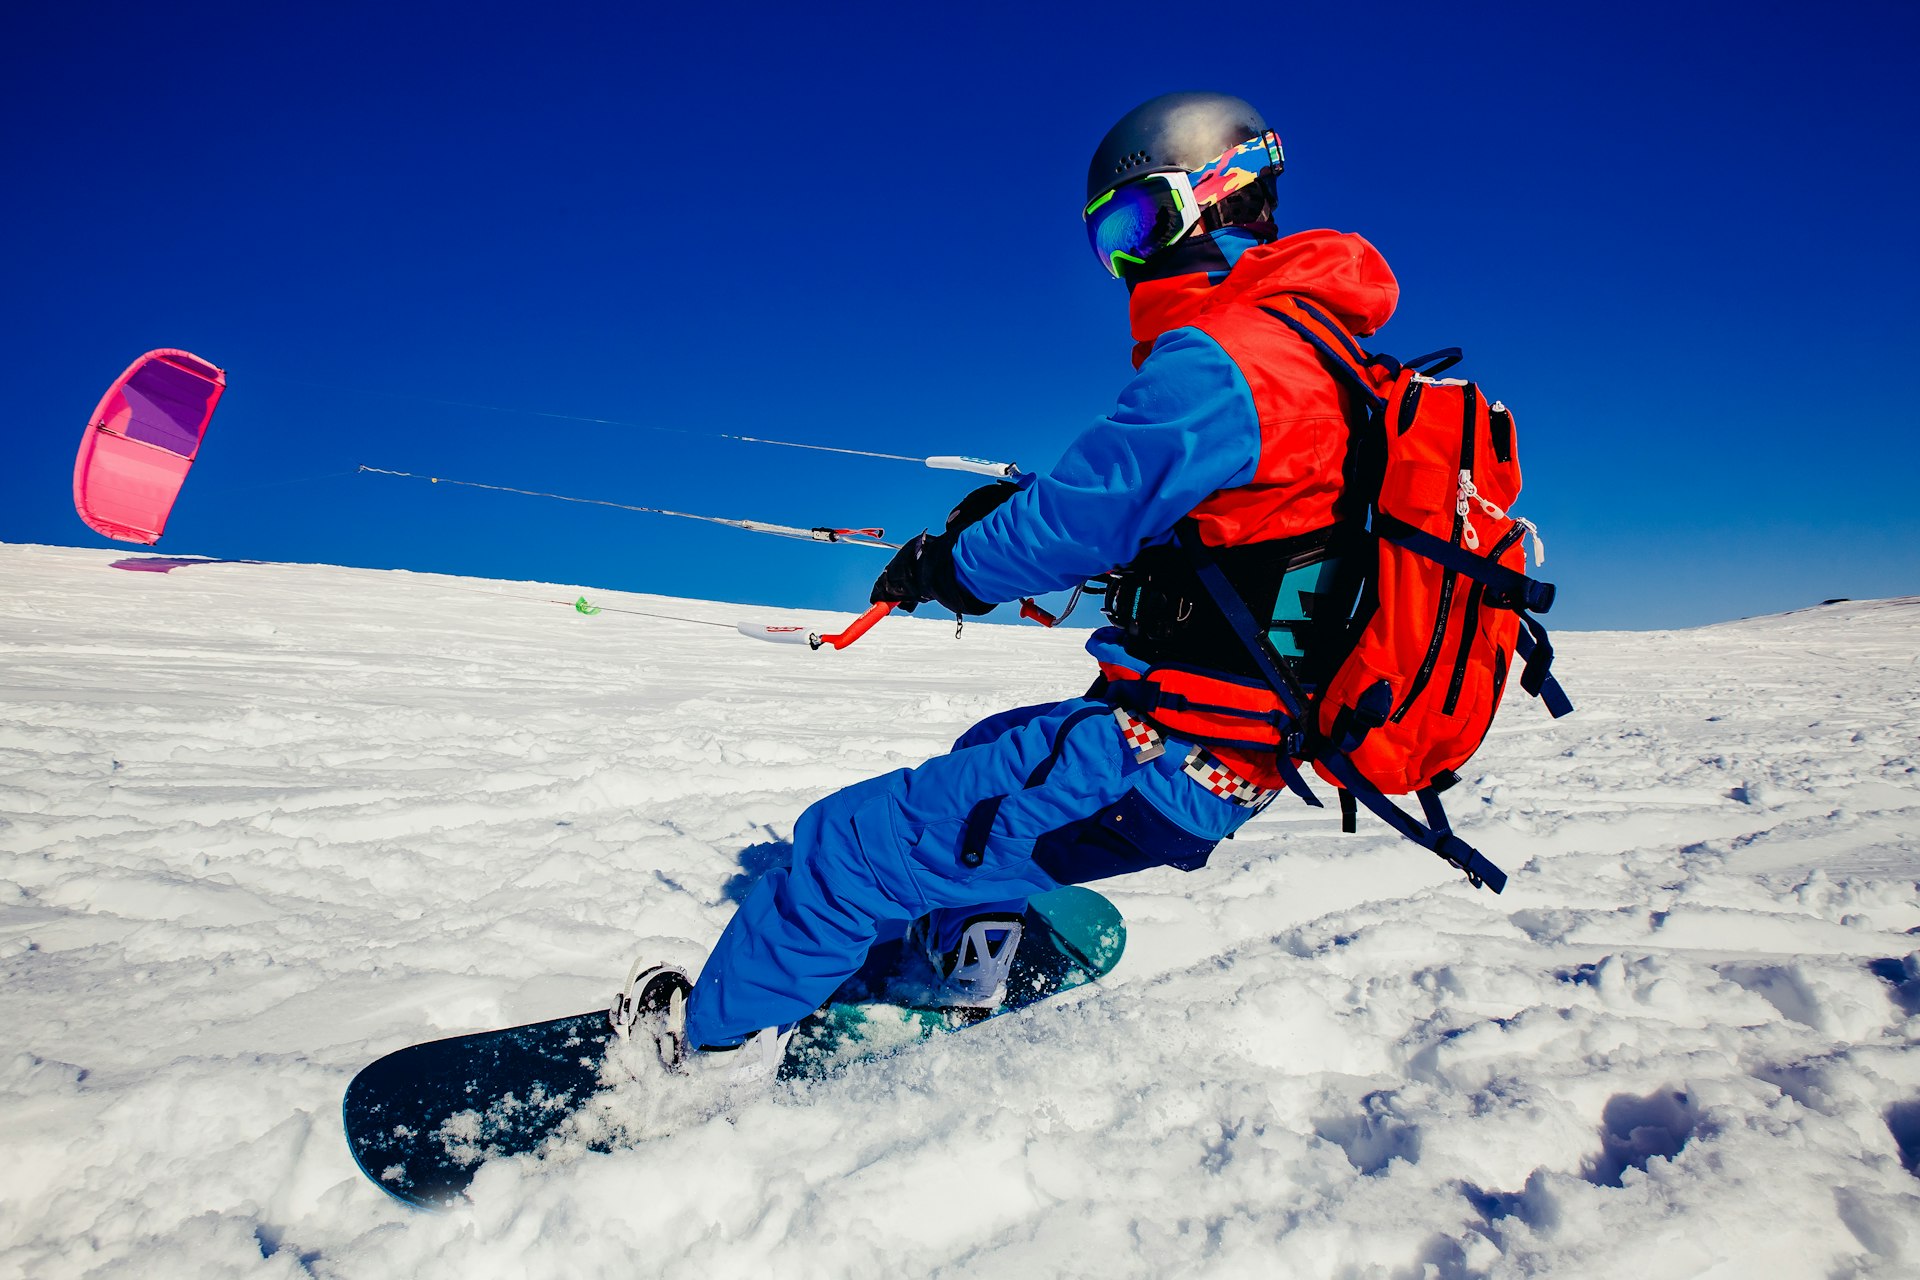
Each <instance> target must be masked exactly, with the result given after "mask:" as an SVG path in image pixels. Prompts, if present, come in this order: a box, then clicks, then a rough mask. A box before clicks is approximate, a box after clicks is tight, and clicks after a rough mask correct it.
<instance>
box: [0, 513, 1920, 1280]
mask: <svg viewBox="0 0 1920 1280" xmlns="http://www.w3.org/2000/svg"><path fill="white" fill-rule="evenodd" d="M118 558H119V557H116V556H115V555H113V554H111V553H103V552H97V551H82V550H69V549H58V548H46V547H19V546H9V547H0V575H3V576H4V580H5V582H6V584H7V592H6V595H5V597H4V599H0V960H4V963H5V981H4V985H0V1027H4V1028H5V1036H6V1052H5V1053H4V1054H0V1157H4V1158H0V1275H18V1276H32V1277H67V1276H81V1275H99V1276H107V1275H128V1276H143V1277H151V1276H194V1277H224V1276H236V1277H237V1276H298V1275H303V1274H313V1275H321V1276H352V1277H375V1276H448V1277H454V1276H458V1277H463V1278H466V1277H475V1276H525V1275H603V1274H604V1275H615V1274H618V1275H713V1276H734V1275H780V1276H902V1275H908V1276H911V1275H924V1274H938V1275H955V1276H957V1275H980V1276H1025V1275H1062V1276H1079V1275H1085V1276H1096V1275H1097V1276H1102V1277H1117V1276H1132V1275H1138V1276H1174V1275H1207V1276H1255V1275H1293V1276H1382V1277H1389V1276H1392V1277H1399V1276H1409V1277H1411V1276H1422V1275H1427V1276H1437V1277H1453V1276H1483V1275H1485V1276H1513V1275H1556V1276H1562V1275H1563V1276H1584V1275H1596V1274H1608V1275H1629V1276H1634V1277H1636V1280H1638V1278H1639V1277H1667V1276H1673V1277H1681V1276H1726V1277H1735V1276H1738V1277H1751V1276H1763V1275H1764V1276H1809V1277H1813V1276H1821V1277H1824V1276H1850V1275H1863V1276H1865V1275H1886V1276H1893V1275H1913V1274H1916V1273H1920V1181H1917V1180H1916V1178H1915V1175H1914V1172H1913V1170H1914V1168H1915V1165H1916V1162H1920V1055H1916V1054H1915V1052H1914V1051H1913V1044H1914V1038H1915V1036H1916V1035H1920V1021H1916V1020H1915V1019H1916V1016H1920V953H1916V951H1915V948H1916V946H1920V890H1917V888H1916V883H1915V882H1916V879H1920V837H1917V836H1916V834H1915V832H1916V827H1917V826H1920V773H1916V764H1917V763H1920V733H1917V732H1916V730H1917V727H1920V661H1916V654H1917V653H1920V601H1915V600H1903V601H1887V602H1878V603H1868V604H1853V605H1838V606H1829V607H1826V608H1821V609H1815V610H1807V611H1804V612H1801V613H1796V614H1790V615H1784V616H1780V617H1774V618H1764V619H1758V620H1754V621H1749V622H1743V623H1737V624H1729V625H1725V626H1720V627H1711V628H1706V629H1703V630H1698V631H1689V632H1674V633H1635V634H1590V635H1581V636H1571V637H1565V638H1564V640H1563V643H1562V645H1561V651H1562V653H1563V655H1564V656H1563V658H1562V668H1561V671H1562V678H1563V680H1564V682H1565V683H1566V685H1567V687H1568V689H1569V691H1570V692H1571V693H1572V695H1573V697H1574V699H1575V701H1576V702H1577V703H1578V704H1579V706H1580V713H1579V714H1578V715H1576V716H1574V717H1571V718H1569V719H1566V720H1563V721H1559V722H1553V721H1550V720H1548V719H1547V718H1546V716H1545V715H1544V713H1543V712H1541V711H1540V710H1539V708H1537V707H1535V706H1531V705H1527V702H1528V700H1526V699H1524V698H1518V697H1516V699H1515V700H1514V701H1513V702H1512V703H1511V704H1510V705H1509V707H1508V708H1507V710H1506V712H1505V714H1504V715H1503V716H1502V718H1501V721H1500V723H1499V725H1498V726H1497V728H1496V730H1495V733H1494V736H1493V737H1492V739H1490V741H1489V743H1488V745H1487V747H1486V748H1485V749H1484V750H1483V751H1482V752H1481V754H1480V756H1479V757H1478V758H1477V759H1476V760H1475V761H1474V762H1473V764H1472V766H1471V770H1470V773H1469V775H1468V777H1467V779H1466V781H1465V783H1464V784H1463V785H1462V786H1461V788H1460V789H1459V790H1458V791H1456V792H1455V793H1453V795H1452V796H1450V797H1449V799H1450V802H1451V807H1452V808H1453V809H1454V810H1455V811H1456V814H1457V817H1458V820H1459V825H1460V826H1461V827H1462V828H1463V831H1464V834H1465V835H1466V836H1467V837H1468V838H1469V839H1471V840H1473V841H1474V842H1475V843H1476V844H1477V845H1479V846H1480V847H1481V848H1482V849H1484V850H1485V851H1486V852H1487V853H1488V855H1489V856H1490V857H1492V858H1493V859H1494V860H1495V861H1496V862H1499V863H1500V864H1501V865H1502V866H1504V867H1506V868H1507V870H1508V871H1509V872H1511V873H1513V880H1512V882H1511V885H1510V886H1509V888H1508V891H1507V892H1506V894H1504V895H1503V896H1500V897H1494V896H1493V895H1490V894H1486V893H1477V892H1475V891H1473V890H1472V889H1470V888H1469V887H1468V886H1467V885H1466V884H1465V883H1464V882H1463V881H1461V880H1460V879H1459V878H1458V877H1457V876H1456V875H1454V874H1453V873H1452V872H1450V871H1449V870H1448V869H1447V868H1446V867H1444V866H1443V865H1441V864H1440V863H1439V862H1438V860H1436V859H1434V858H1432V857H1430V856H1429V855H1426V854H1424V853H1422V852H1421V851H1419V850H1417V849H1415V848H1414V847H1412V846H1411V845H1408V844H1405V843H1404V842H1401V841H1399V840H1397V839H1396V838H1393V837H1391V836H1389V835H1388V834H1386V833H1385V832H1384V831H1383V830H1381V829H1379V828H1378V827H1377V826H1368V825H1366V824H1365V823H1363V826H1362V833H1361V834H1359V835H1354V836H1345V837H1342V836H1340V835H1339V834H1338V832H1337V820H1336V819H1335V818H1334V817H1332V816H1329V815H1327V814H1325V813H1322V812H1320V811H1310V810H1306V809H1304V808H1299V807H1291V806H1288V805H1284V804H1283V805H1280V806H1276V808H1275V809H1273V810H1272V811H1270V812H1269V814H1268V815H1266V816H1264V817H1263V818H1262V819H1260V820H1259V821H1257V822H1256V823H1255V824H1253V825H1252V826H1250V827H1249V828H1248V829H1247V830H1245V831H1244V832H1242V833H1241V835H1240V837H1239V838H1238V839H1236V840H1234V841H1232V842H1231V843H1228V844H1226V845H1224V846H1223V847H1222V848H1221V849H1220V850H1219V851H1218V852H1217V853H1216V854H1215V856H1214V859H1213V862H1212V865H1211V866H1210V867H1208V868H1207V869H1205V870H1202V871H1200V872H1197V873H1194V874H1192V875H1181V874H1179V873H1177V872H1173V871H1163V872H1151V873H1147V874H1145V875H1141V876H1138V877H1135V878H1132V879H1129V880H1122V881H1115V882H1110V883H1109V884H1108V885H1106V886H1103V887H1104V888H1107V889H1108V891H1109V893H1110V895H1111V896H1112V897H1113V898H1114V899H1115V901H1117V902H1118V903H1119V904H1120V906H1121V907H1122V909H1123V910H1124V911H1125V912H1126V914H1127V916H1128V919H1129V922H1130V927H1131V937H1132V942H1131V948H1130V950H1129V953H1128V956H1127V958H1126V960H1125V961H1124V962H1123V964H1122V966H1121V968H1120V970H1119V971H1118V972H1117V973H1116V974H1115V975H1114V976H1113V978H1112V979H1111V980H1109V982H1108V983H1107V984H1105V986H1104V989H1103V990H1101V991H1100V992H1098V993H1093V994H1090V995H1087V996H1085V997H1074V996H1070V997H1063V998H1062V999H1060V1000H1059V1001H1055V1002H1049V1004H1047V1005H1045V1006H1042V1007H1040V1008H1037V1009H1035V1010H1033V1011H1031V1012H1030V1013H1028V1014H1024V1015H1022V1016H1020V1017H1017V1018H1008V1019H1005V1020H1001V1021H997V1022H995V1023H994V1024H992V1025H990V1026H988V1027H984V1028H981V1029H980V1030H978V1031H976V1032H970V1033H969V1034H967V1035H965V1036H962V1037H957V1038H952V1039H947V1040H943V1041H941V1042H940V1043H938V1044H937V1045H935V1046H932V1047H931V1048H928V1049H924V1050H919V1051H914V1052H908V1053H903V1054H901V1055H898V1056H896V1057H894V1058H892V1059H888V1060H885V1061H881V1062H878V1063H874V1064H869V1065H866V1066H863V1067H860V1068H857V1069H855V1070H853V1071H851V1072H849V1073H848V1074H847V1075H845V1076H844V1077H843V1078H840V1079H838V1080H834V1081H830V1082H827V1083H824V1084H818V1085H813V1086H808V1087H805V1088H802V1089H791V1090H789V1089H782V1090H779V1091H776V1092H774V1093H772V1094H771V1095H769V1096H767V1097H765V1098H764V1099H761V1100H759V1101H757V1102H754V1103H753V1104H752V1105H750V1106H748V1107H746V1108H745V1109H744V1110H742V1111H741V1112H739V1113H738V1114H737V1115H735V1116H734V1117H733V1118H732V1119H730V1120H728V1119H718V1120H713V1121H710V1122H707V1123H704V1124H701V1125H698V1126H696V1127H694V1128H692V1129H689V1130H687V1131H685V1132H682V1133H679V1134H676V1135H675V1136H673V1137H671V1138H667V1139H663V1140H660V1141H657V1142H654V1143H651V1144H648V1145H645V1146H643V1147H639V1148H636V1149H633V1150H628V1151H622V1152H618V1153H615V1154H612V1155H599V1156H586V1155H583V1156H580V1157H578V1158H571V1159H559V1160H552V1161H548V1162H546V1163H544V1164H541V1163H534V1162H531V1161H521V1162H509V1163H496V1164H494V1165H490V1166H488V1167H487V1169H486V1170H485V1171H484V1172H483V1173H482V1175H481V1177H480V1178H479V1180H478V1181H477V1182H476V1184H475V1187H474V1199H473V1203H472V1204H471V1205H470V1206H466V1207H462V1208H460V1209H458V1210H456V1211H453V1212H450V1213H446V1214H441V1215H425V1214H419V1213H415V1212H411V1211H408V1210H405V1209H403V1208H402V1207H401V1206H399V1205H397V1204H395V1203H393V1202H391V1201H389V1200H387V1199H386V1198H385V1197H384V1196H382V1195H381V1194H380V1193H379V1192H378V1191H377V1190H375V1189H374V1188H373V1187H372V1186H371V1185H369V1184H368V1183H367V1182H366V1181H365V1180H364V1179H362V1178H361V1177H360V1175H359V1174H358V1172H357V1171H356V1170H355V1169H354V1166H353V1163H352V1160H351V1159H350V1157H349V1156H348V1155H347V1152H346V1149H345V1147H344V1145H343V1143H342V1140H341V1136H340V1121H339V1110H338V1108H339V1100H340V1094H341V1091H342V1090H343V1089H344V1087H345V1085H346V1082H347V1080H348V1078H349V1077H350V1076H351V1075H352V1073H353V1072H354V1071H355V1070H356V1069H357V1068H358V1067H359V1066H361V1065H363V1064H364V1063H365V1062H367V1061H369V1060H370V1059H372V1058H373V1057H375V1056H378V1055H379V1054H381V1053H383V1052H386V1051H387V1050H389V1049H392V1048H395V1047H397V1046H399V1045H402V1044H405V1043H409V1042H412V1041H416V1040H420V1039H424V1038H428V1037H431V1036H434V1035H439V1034H453V1033H456V1032H460V1031H466V1030H473V1029H477V1028H482V1027H490V1026H498V1025H504V1024H507V1023H511V1022H518V1021H527V1020H532V1019H536V1018H543V1017H549V1016H554V1015H558V1014H564V1013H573V1012H577V1011H579V1010H581V1009H586V1008H591V1007H594V1006H596V1005H598V1004H601V1003H603V1002H604V1000H605V999H606V997H607V996H608V995H609V994H610V993H611V991H612V988H613V987H614V985H616V984H617V982H618V980H619V978H620V976H621V975H622V974H623V973H624V970H625V966H626V963H627V962H628V960H629V959H631V957H632V956H633V955H635V954H637V953H638V952H640V951H642V950H645V951H649V952H653V953H656V954H663V955H676V956H683V957H686V958H688V959H689V960H695V959H697V958H698V956H699V955H700V954H701V953H702V950H703V948H704V946H705V945H706V944H707V943H708V942H710V941H711V940H712V938H713V937H714V935H715V934H716V933H717V932H718V930H719V928H720V926H721V925H722V924H723V923H724V922H725V920H726V918H727V916H728V915H729V913H730V911H731V909H732V905H733V902H734V901H736V900H737V899H738V897H739V896H740V894H741V893H742V892H743V891H744V890H745V888H746V886H748V885H749V884H751V882H752V880H753V879H754V878H755V877H756V876H757V875H759V874H760V873H762V872H764V871H765V869H766V868H767V867H769V866H771V865H774V863H775V862H776V861H777V860H778V859H779V858H780V857H782V856H783V854H784V852H785V841H786V839H787V838H788V837H789V836H790V834H791V831H792V823H793V820H794V818H795V817H796V816H797V815H798V813H799V812H800V810H801V809H802V808H803V807H804V806H805V805H806V804H807V803H808V802H809V801H811V800H812V799H814V798H816V797H818V796H820V795H821V794H823V793H825V792H827V791H828V790H831V789H832V788H834V787H836V786H839V785H842V784H844V783H847V782H851V781H854V780H856V779H858V778H861V777H864V776H867V775H869V774H872V773H875V772H879V771H882V770H886V769H891V768H896V767H899V766H901V765H906V764H912V763H915V762H917V761H918V760H920V759H923V758H924V757H926V756H928V755H930V754H932V753H935V752H937V751H939V750H942V749H943V748H944V747H945V745H946V744H947V742H949V741H950V740H951V739H952V738H953V737H954V736H955V735H957V734H958V733H959V732H960V731H961V730H962V729H964V728H965V727H966V726H967V725H968V724H969V723H971V722H972V721H973V720H975V719H977V718H979V717H980V716H983V715H985V714H987V713H989V712H991V711H994V710H997V709H999V708H1000V707H1003V706H1010V705H1016V704H1019V703H1025V702H1038V701H1042V700H1047V699H1051V698H1057V697H1061V696H1065V695H1069V694H1072V693H1074V692H1077V691H1078V690H1079V689H1081V688H1083V687H1084V686H1085V684H1086V682H1087V680H1088V678H1089V671H1088V668H1087V664H1086V661H1085V659H1084V658H1083V656H1082V655H1080V654H1079V653H1078V650H1077V641H1078V637H1076V636H1073V635H1066V634H1055V633H1044V632H1040V631H1037V630H1034V629H1022V630H1016V629H1013V628H1000V627H986V626H972V627H969V628H968V630H967V634H966V638H965V639H964V641H962V642H961V643H957V644H956V643H955V642H954V641H953V640H952V638H951V633H952V628H951V625H950V624H943V623H939V622H937V621H919V620H912V619H904V618H902V619H895V620H892V621H889V622H887V623H886V624H884V625H883V626H882V627H881V628H880V629H879V630H878V631H876V632H875V633H874V634H873V635H872V636H871V637H869V638H868V639H867V640H866V641H864V642H863V643H862V644H861V645H858V646H855V647H854V648H852V649H849V650H847V651H846V652H844V653H840V654H826V653H821V654H810V653H808V652H806V651H805V650H802V649H789V648H777V647H772V646H764V647H762V646H755V645H753V644H751V643H749V642H747V641H745V640H741V639H738V638H737V637H731V636H727V635H725V634H724V633H722V632H720V631H718V630H717V629H714V628H710V627H705V626H698V625H691V624H687V623H679V622H670V621H660V620H654V619H649V618H636V617H629V616H623V615H615V614H612V613H608V614H603V615H601V616H599V617H595V618H586V617H582V616H580V615H578V614H575V613H573V612H571V611H570V610H567V609H564V608H561V607H559V606H557V605H555V604H552V603H549V602H550V601H554V600H562V599H565V600H571V599H572V598H573V597H574V596H575V595H577V594H578V593H579V590H580V589H579V588H576V587H547V586H541V585H537V584H525V583H484V582H479V581H474V580H466V579H455V578H440V577H433V576H426V575H417V574H408V573H377V572H370V571H363V570H349V569H336V568H325V567H317V566H300V565H265V564H252V563H221V562H185V563H182V564H180V566H179V567H177V568H174V569H173V570H172V571H171V572H167V573H157V572H128V571H123V570H121V569H117V568H115V567H112V566H113V562H114V561H115V560H116V559H118ZM150 563H151V562H150ZM589 594H590V595H591V597H592V599H593V600H594V601H595V602H596V603H601V604H609V605H615V606H617V607H632V608H638V609H646V610H651V611H656V612H665V613H679V614H682V615H684V616H686V617H690V618H692V617H697V618H704V619H708V620H711V621H717V622H725V623H731V622H732V621H734V620H736V619H737V618H738V617H741V616H745V615H747V614H749V613H752V612H755V611H753V610H748V609H744V608H738V607H735V606H727V605H717V604H703V603H698V602H691V601H678V600H674V601H669V600H661V599H656V598H649V597H621V596H618V595H614V594H611V593H605V592H590V593H589ZM796 620H800V621H806V622H808V623H809V624H810V625H813V626H815V627H816V629H822V630H824V629H827V628H828V626H830V625H831V624H832V623H834V622H837V621H839V619H836V618H831V617H826V616H815V617H812V618H804V619H796Z"/></svg>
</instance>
